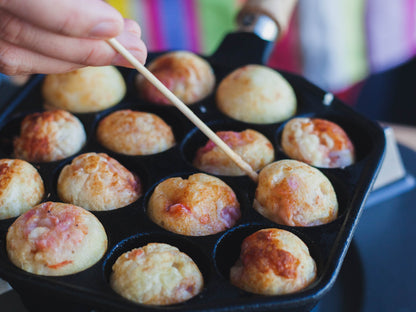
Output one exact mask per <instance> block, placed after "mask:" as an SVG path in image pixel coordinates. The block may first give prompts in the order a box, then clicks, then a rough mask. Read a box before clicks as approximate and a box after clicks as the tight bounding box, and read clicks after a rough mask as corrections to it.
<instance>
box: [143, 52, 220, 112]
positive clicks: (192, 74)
mask: <svg viewBox="0 0 416 312" xmlns="http://www.w3.org/2000/svg"><path fill="white" fill-rule="evenodd" d="M148 69H149V71H150V72H152V73H153V75H155V76H156V77H157V78H158V79H159V80H160V81H161V82H162V83H163V84H164V85H165V86H166V87H167V88H168V89H169V90H170V91H172V93H173V94H175V95H176V96H177V97H178V98H179V99H180V100H181V101H182V102H184V103H185V104H186V105H190V104H193V103H195V102H198V101H200V100H202V99H203V98H205V97H207V96H208V95H209V94H210V93H211V92H212V91H213V89H214V86H215V75H214V71H213V70H212V68H211V65H210V64H209V63H208V62H207V61H205V60H204V59H203V58H201V57H200V56H198V55H196V54H194V53H192V52H188V51H174V52H169V53H166V54H163V55H161V56H159V57H158V58H156V59H155V60H153V61H152V62H151V63H150V64H149V66H148ZM136 85H137V88H138V91H139V95H140V97H141V98H143V99H144V100H147V101H150V102H153V103H157V104H165V105H171V103H170V101H169V100H168V99H167V98H166V97H165V96H164V95H163V94H162V93H160V91H159V90H157V89H156V88H155V87H154V86H153V85H152V84H151V83H150V82H148V81H147V80H146V79H145V78H144V76H143V75H140V74H139V75H138V76H137V80H136Z"/></svg>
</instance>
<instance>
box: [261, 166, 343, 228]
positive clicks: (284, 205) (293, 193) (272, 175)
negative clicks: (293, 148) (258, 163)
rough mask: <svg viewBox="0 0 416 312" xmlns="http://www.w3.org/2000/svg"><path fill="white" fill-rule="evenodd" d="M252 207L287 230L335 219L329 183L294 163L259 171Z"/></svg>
mask: <svg viewBox="0 0 416 312" xmlns="http://www.w3.org/2000/svg"><path fill="white" fill-rule="evenodd" d="M253 206H254V208H255V210H257V211H258V212H259V213H260V214H261V215H263V216H264V217H266V218H268V219H270V220H272V221H273V222H276V223H279V224H284V225H290V226H315V225H321V224H325V223H328V222H331V221H333V220H335V218H336V217H337V215H338V201H337V196H336V193H335V190H334V188H333V186H332V184H331V182H330V181H329V180H328V178H327V177H326V176H325V175H324V174H323V173H322V172H320V171H319V170H318V169H316V168H314V167H312V166H310V165H307V164H305V163H303V162H300V161H297V160H280V161H276V162H273V163H271V164H269V165H267V166H266V167H264V168H263V169H262V170H261V171H260V174H259V181H258V185H257V189H256V195H255V200H254V204H253Z"/></svg>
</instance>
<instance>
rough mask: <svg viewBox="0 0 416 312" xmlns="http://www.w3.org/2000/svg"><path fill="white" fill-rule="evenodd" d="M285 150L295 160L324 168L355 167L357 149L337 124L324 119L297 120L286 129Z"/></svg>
mask: <svg viewBox="0 0 416 312" xmlns="http://www.w3.org/2000/svg"><path fill="white" fill-rule="evenodd" d="M282 148H283V150H284V152H285V153H286V154H287V155H288V156H289V157H290V158H293V159H296V160H300V161H303V162H305V163H307V164H309V165H312V166H316V167H322V168H342V167H346V166H349V165H351V164H353V163H354V160H355V152H354V145H353V144H352V142H351V140H350V138H349V137H348V135H347V134H346V133H345V131H344V130H343V129H342V128H341V127H340V126H339V125H337V124H335V123H333V122H331V121H328V120H324V119H320V118H300V117H299V118H293V119H292V120H290V121H289V122H288V123H287V124H286V125H285V126H284V128H283V133H282Z"/></svg>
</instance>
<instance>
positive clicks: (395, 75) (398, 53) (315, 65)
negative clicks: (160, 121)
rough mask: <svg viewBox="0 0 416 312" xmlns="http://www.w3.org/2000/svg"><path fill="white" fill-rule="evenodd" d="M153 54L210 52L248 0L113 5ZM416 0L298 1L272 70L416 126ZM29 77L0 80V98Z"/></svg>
mask: <svg viewBox="0 0 416 312" xmlns="http://www.w3.org/2000/svg"><path fill="white" fill-rule="evenodd" d="M107 2H108V3H110V4H111V5H113V6H114V7H116V8H117V9H118V10H119V11H120V12H121V13H122V14H123V15H124V16H125V17H126V18H131V19H135V20H137V21H138V22H139V24H140V25H141V27H142V31H143V38H144V41H145V43H146V44H147V46H148V50H149V51H152V52H155V51H163V50H178V49H184V50H190V51H193V52H196V53H200V54H203V55H210V54H212V53H213V52H214V51H215V49H216V48H217V46H218V45H219V43H220V42H221V40H222V39H223V38H224V36H225V35H226V34H227V33H229V32H232V31H233V30H235V29H236V25H235V17H236V14H237V12H238V10H239V8H240V7H241V5H242V4H243V3H244V0H108V1H107ZM415 54H416V0H395V1H391V0H338V1H332V0H298V5H297V7H296V10H295V13H294V15H293V17H292V20H291V24H290V27H289V31H288V32H287V33H286V34H285V35H284V36H283V37H282V38H281V40H280V41H279V42H278V43H277V44H276V46H275V48H274V50H273V52H272V54H271V57H270V59H269V62H268V65H270V66H272V67H274V68H277V69H280V70H286V71H290V72H294V73H297V74H300V75H303V76H305V77H306V78H307V79H309V80H310V81H311V82H313V83H314V84H316V85H318V86H319V87H321V88H322V89H324V90H326V91H330V92H333V93H334V94H336V96H338V97H339V98H341V99H342V100H343V101H344V102H346V103H347V104H348V105H351V106H354V107H355V108H356V109H357V110H358V111H360V112H362V113H363V114H365V115H366V116H367V117H369V118H372V119H377V120H383V121H387V122H393V123H400V124H406V125H415V124H416V117H415V116H416V114H415V113H416V105H415V100H414V99H415V95H416V88H415V87H414V84H415V81H416V79H415V78H416V61H415V58H414V55H415ZM24 81H25V77H6V76H4V75H2V74H0V86H1V87H0V88H1V89H0V90H1V95H2V97H3V98H5V97H6V96H7V95H8V94H9V93H11V92H13V88H11V86H10V84H9V82H12V83H17V84H21V83H22V82H24Z"/></svg>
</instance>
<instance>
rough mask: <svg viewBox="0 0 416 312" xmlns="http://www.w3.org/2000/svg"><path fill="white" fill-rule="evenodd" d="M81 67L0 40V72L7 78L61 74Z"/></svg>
mask: <svg viewBox="0 0 416 312" xmlns="http://www.w3.org/2000/svg"><path fill="white" fill-rule="evenodd" d="M80 67H82V65H79V64H73V63H68V62H65V61H62V60H57V59H52V58H50V57H46V56H43V55H41V54H36V53H34V52H32V51H29V50H24V49H21V48H19V47H16V46H13V45H10V44H9V43H5V42H4V41H2V40H0V72H1V73H3V74H6V75H9V76H14V75H25V74H32V73H43V74H50V73H61V72H68V71H72V70H75V69H77V68H80Z"/></svg>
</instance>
